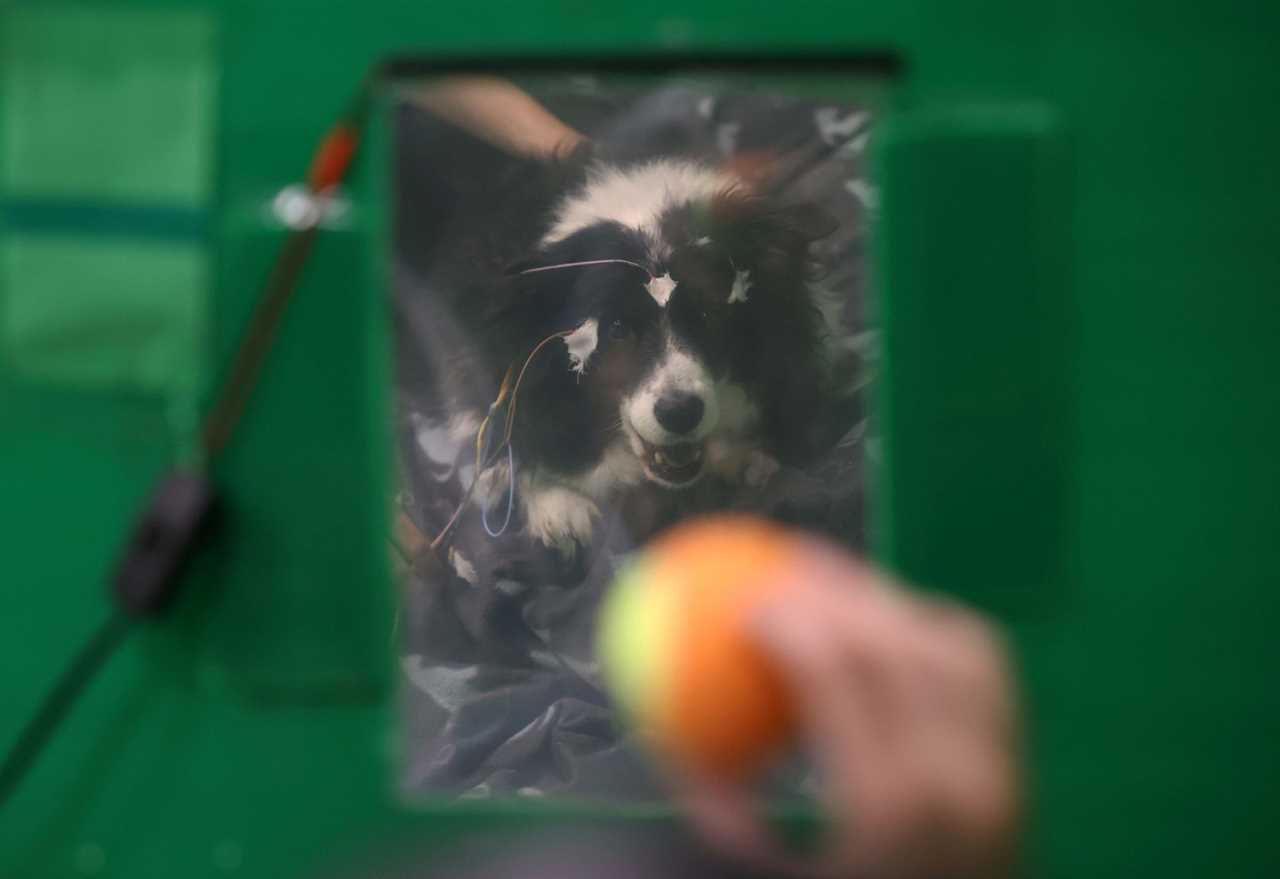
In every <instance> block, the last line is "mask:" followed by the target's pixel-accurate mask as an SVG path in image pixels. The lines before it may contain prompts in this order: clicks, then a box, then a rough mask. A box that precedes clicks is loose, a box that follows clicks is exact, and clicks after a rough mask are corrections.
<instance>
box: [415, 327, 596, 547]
mask: <svg viewBox="0 0 1280 879" xmlns="http://www.w3.org/2000/svg"><path fill="white" fill-rule="evenodd" d="M571 332H573V331H572V330H560V331H558V332H555V333H552V334H551V335H549V336H547V337H546V338H545V339H543V340H542V341H541V342H539V343H538V344H537V345H534V346H533V350H532V351H530V352H529V356H528V357H526V358H525V359H524V365H523V366H521V367H520V373H519V374H518V375H517V376H516V381H515V384H514V385H513V386H512V388H511V402H510V403H508V404H507V421H506V429H505V431H504V435H503V437H502V442H500V443H498V446H497V448H496V449H494V450H493V452H492V454H491V455H490V456H488V460H487V462H486V458H485V455H484V452H483V449H484V437H485V434H486V433H487V431H488V429H489V422H490V421H491V420H492V419H493V416H494V413H495V412H496V411H497V410H498V407H499V406H500V405H501V404H502V401H503V399H504V398H505V397H506V396H507V382H508V380H509V379H510V378H511V370H510V369H508V370H507V375H506V376H505V377H504V378H503V380H502V385H501V386H500V387H499V388H498V397H497V399H495V400H494V401H493V403H492V404H491V405H490V406H489V412H488V414H486V415H485V417H484V421H481V422H480V427H479V428H477V430H476V442H475V445H476V460H475V473H474V475H473V476H472V478H471V483H470V484H469V485H468V486H467V489H466V491H465V492H464V493H463V495H462V500H460V501H458V506H456V507H455V508H454V510H453V515H452V516H450V517H449V521H448V522H446V523H445V525H444V527H443V528H441V529H440V532H439V533H438V534H436V536H435V538H434V539H433V540H432V541H431V543H430V544H428V549H430V550H431V552H432V553H433V554H434V553H435V551H436V550H437V549H438V548H439V547H440V544H441V543H443V542H444V539H445V537H446V536H447V535H448V534H449V532H450V531H451V530H452V529H453V526H454V525H456V524H457V522H458V517H460V516H461V515H462V511H463V510H465V509H466V508H467V504H469V503H470V502H471V496H472V495H473V494H474V493H475V490H476V484H477V483H478V482H479V481H480V474H481V473H482V472H483V471H484V470H486V469H488V468H489V467H492V466H493V463H494V462H495V461H496V460H497V456H498V455H500V454H502V452H503V451H504V450H506V449H510V448H511V434H512V432H513V431H514V430H515V424H516V400H517V398H518V396H519V393H520V385H521V383H522V382H524V374H525V372H527V371H528V369H529V364H530V363H532V362H533V358H534V357H536V356H537V354H538V352H539V351H541V350H542V348H543V346H545V345H546V344H547V343H548V342H550V341H552V340H553V339H562V338H564V337H565V336H567V335H569V334H570V333H571ZM512 365H513V366H514V364H512ZM513 492H514V489H513Z"/></svg>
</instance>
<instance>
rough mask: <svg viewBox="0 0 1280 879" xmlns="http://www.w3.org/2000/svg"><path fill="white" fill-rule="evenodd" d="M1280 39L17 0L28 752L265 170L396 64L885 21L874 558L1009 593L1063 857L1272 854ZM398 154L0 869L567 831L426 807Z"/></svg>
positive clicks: (265, 854) (1198, 868)
mask: <svg viewBox="0 0 1280 879" xmlns="http://www.w3.org/2000/svg"><path fill="white" fill-rule="evenodd" d="M1278 37H1280V7H1276V6H1275V5H1274V4H1264V3H1262V2H1216V3H1208V2H1204V3H1190V2H1184V3H1178V2H1166V3H1160V4H1157V3H1151V2H1145V3H1143V2H1130V3H1127V4H1117V3H1104V2H1100V0H1080V2H1076V3H1064V2H1062V3H1042V4H1027V3H1015V2H994V0H993V2H978V3H970V4H950V3H933V2H924V0H899V2H894V3H878V4H872V3H868V2H861V0H860V2H848V3H839V4H837V3H831V4H822V3H815V2H793V3H786V4H766V3H754V2H753V3H740V2H729V0H723V2H713V0H704V2H696V3H690V4H688V5H686V6H684V7H682V8H680V9H679V10H672V11H667V12H661V11H652V10H650V9H649V8H647V7H645V6H643V5H641V4H635V5H630V6H627V5H611V6H607V7H602V8H601V9H599V10H597V8H596V7H595V6H594V5H593V4H589V3H584V2H580V0H558V2H554V3H547V4H510V3H494V2H474V3H468V4H456V5H446V4H429V3H375V2H366V3H361V4H350V5H342V4H337V3H321V2H314V0H312V2H300V0H276V2H272V3H249V2H245V3H227V4H205V5H197V4H185V3H178V2H172V3H159V2H156V3H133V4H122V3H105V2H103V3H89V2H84V3H79V4H75V5H71V4H62V3H53V2H44V3H16V2H4V3H0V51H2V52H3V55H2V56H0V498H2V500H0V535H2V536H0V547H2V548H3V553H4V558H5V559H6V561H7V562H8V564H7V565H6V568H5V573H4V574H3V575H0V577H2V579H3V587H0V626H3V628H2V629H0V632H2V633H3V637H0V668H3V670H4V676H5V681H6V683H7V684H8V693H7V696H6V699H5V700H4V703H3V704H4V710H3V712H0V741H6V742H7V741H8V740H10V738H11V737H12V735H14V734H15V733H16V731H17V729H18V727H19V725H20V723H21V722H22V720H23V719H24V718H25V717H26V716H27V715H28V713H29V712H30V711H31V710H32V708H33V706H34V705H35V703H36V701H37V699H38V697H39V694H40V693H42V692H43V690H44V689H45V688H46V687H47V686H48V685H49V683H50V682H51V680H52V679H53V677H54V675H55V674H56V673H57V671H58V670H60V668H61V665H62V663H63V662H64V661H65V659H66V658H67V657H68V656H69V654H70V652H71V650H72V648H73V645H76V644H78V643H79V642H80V641H81V640H82V639H83V638H84V637H85V636H86V634H87V633H88V632H89V631H90V629H91V628H92V627H93V626H94V625H95V624H96V622H97V621H98V620H99V619H100V618H101V616H102V615H103V614H104V613H105V612H106V610H107V607H108V605H107V601H106V592H105V586H104V576H105V571H106V570H107V569H108V567H109V564H110V562H111V560H112V558H113V555H114V551H115V546H116V544H117V541H118V540H119V538H120V536H121V533H122V531H123V529H124V528H125V526H126V523H127V521H128V517H129V515H130V513H131V511H132V510H133V509H134V508H135V507H136V505H137V504H138V503H139V501H140V499H141V497H142V496H143V494H144V492H145V490H146V487H147V486H148V484H149V482H150V480H151V479H152V478H153V477H154V476H155V475H156V474H157V473H159V472H160V471H162V470H163V469H164V468H165V467H166V466H167V465H168V464H169V463H171V462H173V461H174V460H177V459H179V458H181V457H183V456H184V455H186V454H188V451H187V450H188V448H189V444H190V432H191V429H192V424H193V419H194V413H195V412H196V411H198V407H199V405H200V403H201V402H203V396H204V395H205V394H206V393H207V391H208V389H209V388H210V387H211V385H212V382H213V380H214V379H215V378H216V376H217V365H218V364H221V363H224V362H225V360H226V358H227V357H228V356H229V354H230V352H231V350H232V347H233V346H234V344H235V341H236V339H237V333H238V331H239V328H240V326H241V325H242V323H243V321H244V319H245V316H246V315H247V313H248V309H249V308H250V306H251V304H252V301H253V299H254V297H255V296H256V295H257V292H258V286H259V284H260V283H261V279H262V278H263V277H264V276H265V273H266V270H267V268H268V266H269V264H270V262H271V259H272V257H273V255H274V251H275V248H276V247H277V246H278V244H279V243H280V240H281V236H282V233H281V231H280V230H279V229H277V228H274V227H273V226H272V225H271V224H270V222H268V221H266V220H265V219H264V215H263V209H264V204H265V203H266V202H267V201H268V200H269V199H270V197H271V196H272V195H273V194H274V193H275V192H276V191H277V190H278V189H279V188H280V186H281V185H282V184H284V183H286V182H289V181H293V180H296V179H298V178H299V177H300V176H301V174H302V172H303V170H304V169H305V164H306V161H307V158H308V156H309V151H310V149H311V146H312V144H313V143H314V142H315V140H316V138H317V137H318V136H319V135H320V134H321V133H322V132H323V130H324V129H325V127H326V126H327V124H328V122H329V121H330V120H331V118H332V117H333V116H334V115H335V114H336V113H337V112H338V111H339V110H340V109H341V107H342V106H343V104H344V103H345V101H346V100H347V98H348V97H349V95H350V93H351V91H352V89H353V87H354V84H355V82H356V81H357V79H358V77H359V75H360V74H361V72H362V71H363V70H364V69H366V67H367V66H368V65H369V63H370V62H371V61H372V60H373V59H375V58H378V57H380V56H382V55H384V54H385V53H387V52H389V51H401V50H415V51H420V52H422V53H425V54H428V55H433V56H450V57H466V56H468V55H476V54H478V55H484V56H511V55H528V54H556V53H572V54H577V55H581V56H589V57H607V55H608V54H609V53H613V52H621V53H627V54H646V55H647V54H659V55H660V54H663V53H679V54H683V55H694V56H698V55H706V54H710V53H715V52H756V51H768V52H770V53H788V52H804V51H806V50H814V51H818V50H820V51H823V52H829V51H835V52H852V51H856V50H866V49H871V50H880V49H886V48H887V49H894V50H897V51H898V52H900V54H901V55H902V57H903V58H904V60H905V62H906V64H907V68H906V73H905V74H904V76H903V78H902V79H901V80H900V81H899V82H897V83H896V84H895V85H894V87H893V89H892V90H891V95H890V101H891V105H892V107H893V109H892V111H891V113H890V118H889V119H888V120H887V122H886V125H885V127H884V130H883V132H882V137H881V139H880V143H879V145H878V150H879V161H880V165H879V167H880V169H881V185H882V197H883V206H884V208H883V217H884V222H883V226H882V234H881V236H880V241H879V243H878V248H879V255H880V258H881V264H880V267H879V269H878V271H879V272H880V275H881V278H882V282H883V284H882V286H883V288H884V289H883V290H882V309H883V319H884V322H885V326H886V331H887V356H888V364H887V374H886V377H885V380H884V382H883V385H882V387H883V393H882V404H883V407H882V418H883V424H884V427H885V430H886V432H887V444H886V452H887V457H886V464H885V466H884V467H883V469H882V472H881V473H880V487H881V494H880V497H879V509H880V515H881V524H882V525H883V529H884V530H883V533H884V535H885V538H884V541H883V544H882V547H881V551H882V556H883V557H884V558H885V559H886V560H887V561H889V562H890V563H891V564H893V565H894V566H896V567H897V568H899V569H900V570H902V571H904V572H906V573H907V574H909V575H911V576H912V577H915V578H917V579H919V580H920V581H922V582H924V583H926V584H928V585H930V586H934V587H937V588H943V589H949V590H951V591H955V592H957V593H960V594H961V595H964V596H965V597H967V598H969V599H970V600H972V601H975V602H977V603H979V604H981V605H982V606H984V607H987V608H989V609H991V611H992V612H993V613H996V614H998V615H999V616H1000V617H1001V618H1002V619H1004V620H1005V621H1006V622H1007V623H1008V624H1009V626H1010V630H1011V632H1012V635H1013V639H1014V643H1015V646H1016V649H1017V651H1018V655H1019V658H1020V660H1021V663H1022V669H1023V678H1024V681H1025V684H1026V689H1027V703H1028V713H1029V722H1030V726H1031V742H1032V766H1033V779H1034V783H1033V787H1034V793H1035V799H1036V804H1037V811H1036V817H1035V822H1034V825H1033V833H1032V840H1031V863H1032V865H1033V872H1034V874H1035V875H1043V876H1061V877H1083V876H1089V877H1095V876H1117V877H1121V876H1124V877H1132V876H1145V875H1164V876H1183V875H1185V876H1193V875H1194V876H1205V875H1212V876H1219V875H1220V876H1231V877H1243V876H1270V875H1274V874H1275V867H1276V866H1277V865H1278V864H1280V840H1278V839H1277V835H1276V834H1275V833H1274V830H1273V828H1274V825H1275V824H1276V819H1277V817H1278V815H1280V813H1278V810H1277V808H1276V807H1275V806H1274V805H1273V804H1272V795H1273V791H1274V789H1275V787H1276V783H1277V781H1280V778H1278V773H1277V769H1276V762H1277V761H1276V758H1275V751H1276V740H1277V737H1278V734H1280V695H1278V694H1280V687H1277V686H1276V685H1275V684H1274V682H1273V681H1271V679H1270V672H1271V670H1272V669H1273V668H1275V667H1276V665H1277V659H1280V648H1277V646H1276V639H1275V636H1274V633H1273V625H1274V621H1275V620H1276V619H1277V618H1278V617H1280V614H1277V610H1280V589H1277V587H1278V586H1280V582H1278V581H1280V540H1277V539H1276V538H1277V531H1278V530H1280V529H1278V528H1277V523H1280V515H1278V512H1280V511H1278V510H1277V505H1278V501H1277V497H1280V463H1278V461H1280V456H1278V455H1277V453H1276V450H1277V449H1280V390H1278V388H1280V382H1278V381H1277V374H1278V373H1280V370H1277V368H1276V364H1275V362H1274V361H1275V356H1274V353H1273V352H1274V350H1275V348H1276V344H1277V343H1276V340H1277V339H1280V304H1277V297H1278V296H1280V247H1278V246H1277V244H1276V241H1275V236H1276V233H1277V230H1278V229H1280V208H1278V207H1277V205H1280V172H1278V171H1277V170H1276V167H1277V166H1276V164H1275V157H1276V156H1277V155H1280V123H1278V122H1277V120H1276V116H1275V110H1276V107H1277V106H1280V66H1278V65H1277V63H1276V50H1275V46H1276V42H1277V38H1278ZM377 142H378V141H377V139H376V138H375V147H376V145H377ZM376 158H377V151H376V149H375V150H374V151H373V153H372V154H370V155H367V156H366V162H365V163H364V164H363V166H362V169H361V172H362V178H363V179H364V180H365V183H364V184H362V185H360V186H358V187H357V189H356V194H357V200H356V204H355V208H354V214H353V222H352V223H351V225H350V226H349V227H347V228H345V229H342V230H336V231H333V232H330V233H327V234H326V235H325V237H324V238H323V239H322V242H321V244H320V245H319V247H318V249H317V252H316V254H315V256H314V259H313V261H312V263H311V264H310V265H309V267H308V269H307V273H306V275H305V278H304V284H303V288H302V290H301V295H300V296H299V297H298V299H297V301H296V302H295V303H294V305H293V307H292V309H291V311H290V313H289V315H288V318H287V321H286V325H285V329H284V332H283V335H282V336H281V340H280V344H279V346H278V348H277V350H276V351H275V352H274V354H273V359H272V362H271V367H270V369H269V370H268V371H267V373H266V374H265V379H264V382H263V385H262V386H261V387H260V389H259V392H258V393H257V394H256V396H255V397H254V399H253V402H252V405H251V408H250V411H249V415H248V417H247V419H246V421H245V423H244V426H243V430H242V432H241V433H240V434H239V435H238V436H237V438H236V440H235V442H234V443H233V445H232V447H231V449H230V450H229V453H228V455H227V457H226V458H225V459H223V460H222V461H221V462H220V464H219V468H218V470H217V475H218V477H219V479H220V481H221V483H222V484H223V485H224V486H225V489H226V493H227V495H228V498H229V503H230V505H231V509H232V512H233V514H234V516H233V518H232V523H233V524H232V526H231V527H230V528H229V529H227V530H226V531H225V532H224V533H223V534H222V535H221V536H220V538H219V546H218V547H217V548H218V550H219V551H218V552H215V553H210V554H209V555H208V557H206V558H205V559H204V560H203V562H202V564H201V566H200V570H198V571H197V572H196V576H195V577H194V578H193V579H194V580H195V581H196V582H194V583H193V584H192V587H193V588H192V589H191V590H190V592H189V593H188V595H187V600H186V601H184V602H183V604H182V606H181V607H180V608H178V613H177V614H176V615H175V616H174V617H173V618H171V619H170V620H168V621H165V622H163V623H160V624H156V625H154V626H151V627H148V630H147V631H144V632H141V633H140V634H139V636H137V637H135V638H134V639H133V640H132V641H131V642H130V643H129V644H128V645H127V646H126V647H125V649H124V650H122V651H121V653H120V655H118V656H117V657H116V658H115V659H114V660H113V662H112V664H111V665H110V667H109V668H108V669H107V671H106V673H105V674H104V675H103V676H102V678H101V679H100V680H99V681H98V682H97V683H96V684H95V686H94V687H93V688H92V690H91V691H90V692H89V693H88V694H87V695H86V697H85V698H84V700H83V702H82V703H81V704H80V705H79V706H78V707H77V708H76V710H75V711H74V712H73V713H72V715H71V716H70V718H69V719H68V722H67V724H66V726H65V728H64V729H63V730H62V732H61V734H60V735H59V736H58V738H57V739H56V741H55V742H54V744H53V745H52V746H51V747H50V749H49V750H48V751H47V752H46V754H45V755H44V757H43V759H42V760H41V762H40V764H39V765H38V767H37V768H36V770H35V771H34V772H33V774H32V775H31V776H30V777H29V779H28V780H27V783H26V784H25V786H24V787H23V789H22V790H21V791H20V792H19V794H18V795H17V797H16V798H15V799H14V800H13V801H12V803H11V804H10V805H9V806H8V807H7V809H6V810H5V814H4V815H3V816H0V875H4V876H15V877H16V876H21V877H38V876H63V875H66V876H86V875H95V876H121V877H125V876H127V877H149V876H156V877H161V876H173V875H183V876H200V875H209V876H223V875H229V874H237V875H241V876H272V877H277V876H292V875H298V874H299V873H302V872H304V871H306V870H308V869H310V868H312V867H314V866H315V865H317V864H322V863H326V862H328V861H329V860H330V859H331V858H332V857H335V856H337V855H338V854H340V853H341V852H344V851H349V850H351V849H352V848H353V847H355V846H358V845H359V844H360V842H361V841H362V840H364V839H368V838H370V837H371V836H372V835H373V834H376V833H381V832H384V831H394V832H403V833H408V834H411V835H412V836H414V837H416V838H420V839H427V838H431V837H432V835H435V838H439V839H450V838H452V837H453V836H454V835H456V834H458V833H462V832H466V831H469V830H475V831H489V830H493V829H495V828H498V827H516V826H526V825H527V824H529V823H530V822H533V823H536V822H538V821H541V820H546V821H554V820H557V816H556V815H554V814H551V813H550V812H542V813H538V812H533V813H529V812H524V811H521V810H518V809H510V808H507V809H502V810H497V811H494V810H492V809H490V810H486V809H485V808H483V807H480V806H469V807H467V808H466V809H465V810H464V809H454V808H449V807H439V808H435V809H430V810H426V811H425V812H422V813H417V814H411V813H408V812H405V811H403V810H398V809H396V808H395V807H394V805H393V802H394V797H393V795H392V789H391V784H392V783H391V780H390V776H389V772H388V766H389V764H388V762H387V761H388V759H389V758H391V757H392V756H393V754H394V747H395V744H394V740H393V738H392V732H391V729H392V728H391V727H390V726H389V725H388V724H387V722H386V719H387V715H386V710H387V708H388V707H389V703H388V702H387V700H388V699H389V698H390V695H389V692H390V691H389V688H388V684H389V683H390V678H391V665H390V662H389V651H388V644H389V638H390V633H389V628H390V624H389V620H390V615H389V612H388V608H389V598H390V597H389V594H388V592H389V590H388V589H387V587H386V580H385V573H384V571H383V562H384V558H383V547H382V539H381V534H382V531H381V523H380V514H381V511H382V503H383V497H382V494H381V490H380V486H381V485H382V484H383V481H384V478H383V475H382V471H383V463H384V457H385V448H386V443H385V442H384V440H385V433H386V431H385V424H384V423H383V421H384V420H383V418H382V417H381V412H382V405H383V403H384V390H383V389H384V388H385V386H386V380H385V374H384V359H385V358H384V355H385V350H384V347H385V346H384V339H383V337H382V334H381V331H380V326H379V320H378V319H379V317H380V314H381V310H380V303H379V300H378V292H379V291H378V289H377V285H376V278H377V271H378V268H377V257H378V255H379V253H380V251H379V248H380V247H381V246H382V245H381V244H380V242H381V241H382V236H381V235H380V232H379V230H380V227H381V224H382V222H383V219H382V217H381V212H380V205H379V204H378V203H377V202H376V200H374V199H371V198H370V197H369V196H370V193H373V192H376V188H374V187H371V186H370V185H368V184H369V181H370V180H371V179H372V177H373V176H375V175H372V172H373V171H374V170H375V165H376V161H369V160H376Z"/></svg>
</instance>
